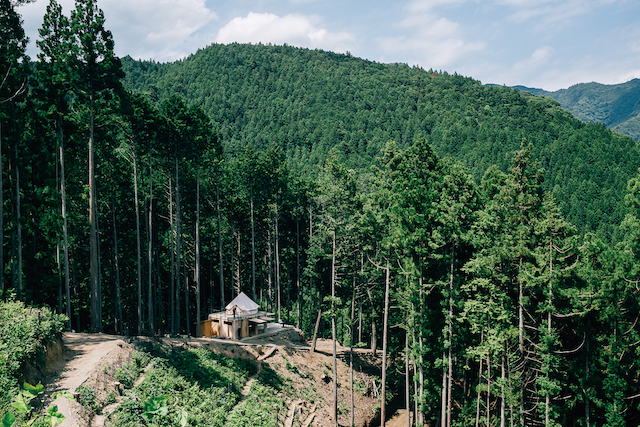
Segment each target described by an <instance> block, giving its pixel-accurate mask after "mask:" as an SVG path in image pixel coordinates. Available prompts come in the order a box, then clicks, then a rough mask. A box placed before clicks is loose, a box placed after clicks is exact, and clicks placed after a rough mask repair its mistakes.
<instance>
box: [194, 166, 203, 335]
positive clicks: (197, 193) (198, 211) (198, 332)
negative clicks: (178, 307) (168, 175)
mask: <svg viewBox="0 0 640 427" xmlns="http://www.w3.org/2000/svg"><path fill="white" fill-rule="evenodd" d="M194 274H195V277H194V279H195V282H196V338H200V319H201V316H202V315H201V313H200V167H198V170H197V172H196V271H195V273H194Z"/></svg>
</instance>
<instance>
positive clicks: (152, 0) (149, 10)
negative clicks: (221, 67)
mask: <svg viewBox="0 0 640 427" xmlns="http://www.w3.org/2000/svg"><path fill="white" fill-rule="evenodd" d="M58 2H59V3H60V4H61V5H62V8H63V13H64V14H65V15H67V16H69V15H70V13H71V10H72V9H73V8H74V2H73V0H58ZM48 3H49V2H48V1H46V0H40V1H37V2H34V3H30V4H27V5H25V6H22V7H21V8H20V13H21V14H22V15H23V18H24V21H25V30H26V31H27V33H28V35H29V37H30V39H31V43H32V45H34V44H35V43H34V42H35V40H37V39H38V28H39V27H40V26H41V25H42V18H43V17H44V14H45V12H46V8H47V5H48ZM98 6H99V7H100V8H101V9H102V10H103V12H104V15H105V27H106V28H107V29H108V30H110V31H111V32H112V34H113V38H114V41H115V49H116V54H118V55H119V56H124V55H131V56H132V57H134V58H142V59H149V58H153V59H155V60H158V61H170V60H175V59H178V58H182V57H185V56H187V55H189V54H190V53H193V52H194V51H195V50H196V48H197V47H201V46H204V45H197V46H196V47H195V48H194V46H193V43H192V41H193V40H194V39H197V38H198V32H199V31H201V30H202V29H203V28H204V27H205V26H206V25H207V24H209V23H210V22H211V21H213V20H215V19H217V15H216V14H215V13H214V12H213V11H212V10H210V9H209V8H207V7H206V5H205V0H133V1H125V0H101V1H100V3H99V5H98ZM30 54H31V55H33V56H35V48H33V49H32V50H31V51H30Z"/></svg>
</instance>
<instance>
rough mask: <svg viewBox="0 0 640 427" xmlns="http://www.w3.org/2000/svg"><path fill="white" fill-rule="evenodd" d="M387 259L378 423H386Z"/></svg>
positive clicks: (382, 425)
mask: <svg viewBox="0 0 640 427" xmlns="http://www.w3.org/2000/svg"><path fill="white" fill-rule="evenodd" d="M389 282H390V271H389V260H388V259H387V268H386V276H385V281H384V321H383V323H382V395H381V399H380V425H381V427H384V426H385V425H386V424H387V400H386V399H387V341H388V337H387V335H388V330H389V288H390V283H389Z"/></svg>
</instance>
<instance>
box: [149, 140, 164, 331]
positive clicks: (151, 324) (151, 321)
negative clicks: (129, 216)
mask: <svg viewBox="0 0 640 427" xmlns="http://www.w3.org/2000/svg"><path fill="white" fill-rule="evenodd" d="M147 257H148V259H147V266H148V268H147V275H148V277H147V279H148V284H147V285H148V293H149V330H150V331H151V335H152V336H155V334H156V328H155V325H154V316H153V314H154V313H155V310H154V304H153V301H155V299H154V298H153V279H152V278H153V268H152V267H153V170H152V159H151V143H149V221H148V224H147ZM159 299H162V294H160V296H159Z"/></svg>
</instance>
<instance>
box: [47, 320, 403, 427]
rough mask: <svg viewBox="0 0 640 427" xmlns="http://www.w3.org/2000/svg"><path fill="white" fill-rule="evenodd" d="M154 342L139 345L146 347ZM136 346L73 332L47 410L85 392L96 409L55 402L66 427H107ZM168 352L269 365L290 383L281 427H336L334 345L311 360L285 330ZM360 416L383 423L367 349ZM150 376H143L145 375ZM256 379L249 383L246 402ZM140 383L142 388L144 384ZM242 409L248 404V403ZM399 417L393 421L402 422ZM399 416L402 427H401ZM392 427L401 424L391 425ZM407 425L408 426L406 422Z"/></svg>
mask: <svg viewBox="0 0 640 427" xmlns="http://www.w3.org/2000/svg"><path fill="white" fill-rule="evenodd" d="M145 339H146V340H148V339H149V338H140V340H141V341H142V340H145ZM134 344H135V342H134V343H131V339H127V338H125V337H120V336H114V335H106V334H84V333H66V334H64V336H63V347H62V351H58V352H57V354H56V357H50V358H49V359H51V360H48V365H47V369H46V371H45V372H44V373H45V379H44V381H43V384H45V387H46V393H45V398H44V399H43V400H44V401H45V403H52V402H51V399H50V396H51V394H52V393H53V392H55V391H61V390H69V391H71V392H75V393H78V392H79V391H82V390H83V389H82V388H81V386H82V387H84V389H85V390H86V389H93V390H94V397H95V404H96V407H94V410H87V409H85V408H84V407H83V406H82V405H80V403H78V402H77V401H75V402H74V401H71V402H70V401H67V400H65V399H58V400H56V402H55V404H57V405H58V410H59V411H60V412H62V414H63V415H64V416H65V420H64V423H63V424H62V426H63V427H69V426H73V427H75V426H78V427H90V426H91V427H94V426H95V427H100V426H103V425H104V419H105V416H107V415H108V414H109V413H110V412H112V411H113V410H114V409H115V408H116V407H117V405H118V404H119V401H120V397H119V395H120V392H121V390H120V389H121V387H120V384H119V383H118V382H117V381H115V379H114V378H115V372H116V371H117V369H118V368H119V367H121V366H123V365H124V364H125V363H129V362H130V360H131V353H132V351H133V349H134V348H135V345H134ZM162 344H163V345H167V346H202V347H205V348H208V349H209V350H211V351H213V352H216V353H219V354H224V355H226V356H227V357H233V358H246V359H251V360H255V361H256V362H257V363H258V369H259V370H262V369H264V368H266V367H267V366H268V367H269V368H271V369H273V370H274V371H276V372H277V373H278V374H279V376H280V377H282V378H285V384H286V387H284V388H283V390H282V392H281V393H282V395H283V397H284V400H285V402H286V407H285V408H281V409H279V419H280V423H279V424H280V425H285V426H287V427H289V426H318V427H324V426H327V427H328V426H331V425H333V423H332V418H331V407H332V405H331V403H332V401H333V387H332V351H333V342H332V341H331V340H318V342H317V345H316V351H315V352H314V353H311V352H310V351H309V350H310V347H309V345H308V343H307V342H306V341H305V340H304V338H303V337H302V335H301V334H300V332H299V331H298V330H296V329H292V328H291V329H285V330H282V331H279V332H278V333H277V334H274V335H271V336H268V337H262V338H260V337H253V338H250V339H244V340H242V341H230V340H220V339H211V338H198V339H195V338H163V339H162ZM337 355H338V402H339V404H338V408H339V410H338V412H339V417H338V421H339V424H340V425H343V426H344V425H350V409H349V408H350V402H351V398H350V388H349V349H348V348H343V347H341V346H339V345H338V346H337ZM353 359H354V362H353V363H354V390H355V391H356V393H354V407H355V411H354V415H355V417H354V418H355V424H354V425H356V426H363V427H364V426H370V425H375V423H376V422H377V423H379V420H377V418H376V416H377V417H379V391H380V390H379V380H378V381H377V382H376V380H377V378H378V376H379V375H380V360H379V359H380V358H379V353H378V356H377V357H374V356H373V355H372V354H371V353H370V352H369V351H368V350H367V351H364V350H354V356H353ZM142 375H144V373H143V374H142ZM255 377H256V376H254V377H252V378H249V380H248V382H247V384H246V385H245V388H244V389H243V392H244V393H242V394H243V395H244V394H246V393H247V392H248V391H249V388H250V386H251V384H252V382H253V381H255ZM141 380H142V378H139V379H138V381H141ZM243 400H244V399H241V401H240V402H239V403H238V405H241V404H242V401H243ZM405 417H406V414H405ZM395 418H396V417H394V419H393V420H391V421H389V422H393V421H395ZM401 420H406V418H402V417H400V419H399V420H398V421H400V422H399V423H398V424H397V425H404V424H402V422H401ZM389 422H387V425H395V424H389ZM405 423H406V421H405Z"/></svg>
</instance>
